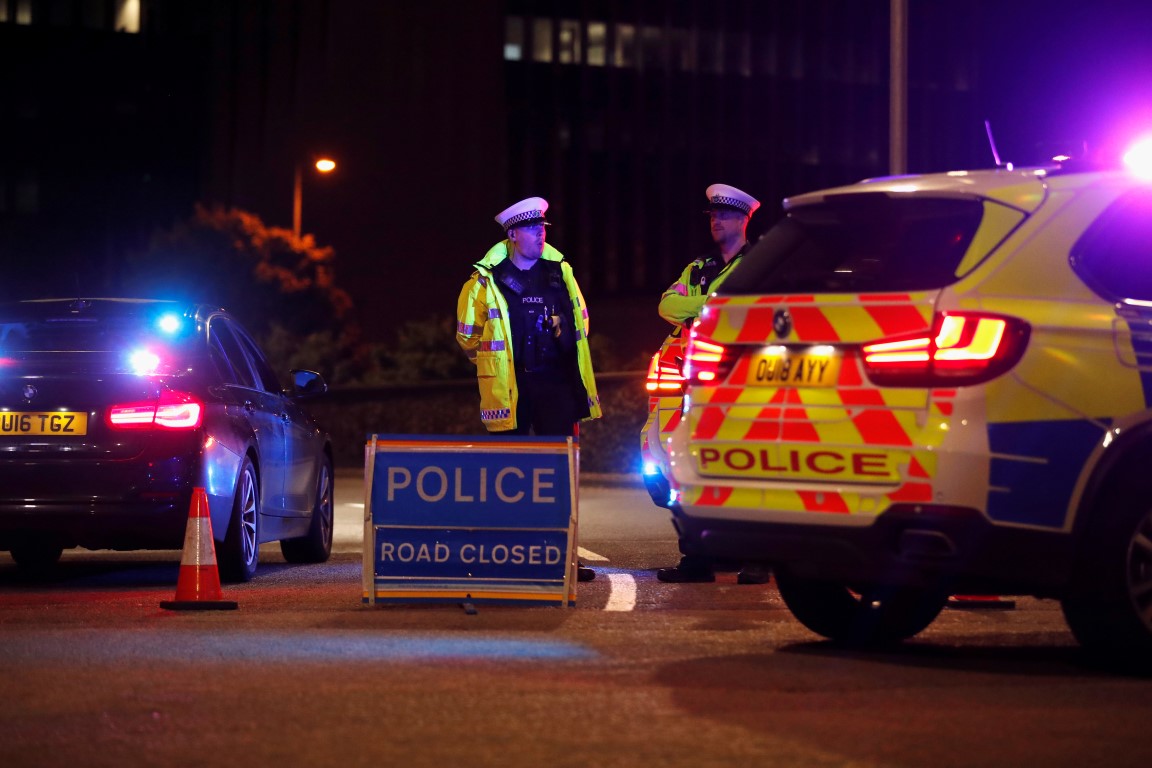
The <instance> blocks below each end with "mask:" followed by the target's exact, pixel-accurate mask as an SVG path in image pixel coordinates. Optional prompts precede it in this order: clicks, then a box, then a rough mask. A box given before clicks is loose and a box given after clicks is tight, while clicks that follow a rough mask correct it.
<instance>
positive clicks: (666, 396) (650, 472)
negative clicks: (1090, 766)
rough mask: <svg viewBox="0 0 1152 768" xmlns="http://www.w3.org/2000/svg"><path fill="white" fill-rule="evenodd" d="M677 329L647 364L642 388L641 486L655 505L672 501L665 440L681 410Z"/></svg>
mask: <svg viewBox="0 0 1152 768" xmlns="http://www.w3.org/2000/svg"><path fill="white" fill-rule="evenodd" d="M681 331H682V329H680V328H677V329H676V330H675V331H673V332H672V333H671V334H669V335H668V338H666V339H665V340H664V343H663V344H662V345H661V346H660V349H659V350H657V351H656V352H655V354H653V355H652V358H651V360H650V361H649V363H648V375H647V376H646V377H645V379H644V389H645V390H646V391H647V393H648V418H647V420H646V421H645V422H644V428H643V429H642V430H641V431H640V466H641V477H642V478H643V479H644V487H645V488H646V489H647V490H648V495H649V496H650V497H651V498H652V503H653V504H655V505H656V506H658V507H665V508H667V507H669V506H670V505H671V504H672V495H671V487H670V484H669V482H668V455H667V452H666V450H665V443H666V442H667V440H668V437H669V436H670V435H671V434H672V430H674V429H675V428H676V425H677V424H679V423H680V414H681V413H682V411H683V397H684V376H683V374H682V373H681V369H682V367H683V365H684V338H683V334H682V332H681Z"/></svg>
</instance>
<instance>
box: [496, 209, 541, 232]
mask: <svg viewBox="0 0 1152 768" xmlns="http://www.w3.org/2000/svg"><path fill="white" fill-rule="evenodd" d="M543 220H544V213H543V212H542V211H540V210H539V209H537V210H534V211H524V212H523V213H518V214H516V215H515V216H509V217H508V220H507V221H506V222H504V229H512V227H514V226H516V225H517V224H523V223H524V222H526V221H543Z"/></svg>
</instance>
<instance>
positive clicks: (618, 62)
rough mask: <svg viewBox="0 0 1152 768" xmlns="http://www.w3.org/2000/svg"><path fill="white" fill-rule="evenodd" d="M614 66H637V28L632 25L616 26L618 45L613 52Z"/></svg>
mask: <svg viewBox="0 0 1152 768" xmlns="http://www.w3.org/2000/svg"><path fill="white" fill-rule="evenodd" d="M612 66H614V67H634V66H636V27H635V26H633V25H632V24H617V25H616V44H615V45H614V46H613V50H612Z"/></svg>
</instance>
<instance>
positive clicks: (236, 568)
mask: <svg viewBox="0 0 1152 768" xmlns="http://www.w3.org/2000/svg"><path fill="white" fill-rule="evenodd" d="M259 534H260V479H259V478H258V477H257V475H256V467H254V466H253V465H252V461H251V459H249V458H248V457H244V462H243V463H242V464H241V465H240V474H239V475H238V476H237V478H236V495H235V497H234V498H233V500H232V516H231V517H230V518H229V521H228V532H227V534H226V535H225V536H224V542H223V543H222V544H221V545H220V552H219V556H218V557H217V562H218V564H219V568H220V579H221V581H226V582H233V583H237V582H244V581H249V580H251V578H252V577H253V576H255V575H256V562H257V560H258V558H259V554H260V535H259Z"/></svg>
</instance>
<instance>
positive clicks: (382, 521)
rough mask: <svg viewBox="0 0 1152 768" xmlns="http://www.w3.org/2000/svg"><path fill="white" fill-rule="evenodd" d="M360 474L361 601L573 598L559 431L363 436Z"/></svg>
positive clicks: (568, 448)
mask: <svg viewBox="0 0 1152 768" xmlns="http://www.w3.org/2000/svg"><path fill="white" fill-rule="evenodd" d="M364 477H365V486H366V488H365V504H364V507H365V511H364V601H365V602H367V603H377V602H461V601H467V602H522V601H523V602H530V603H532V604H536V605H539V604H555V605H569V604H572V603H574V602H575V599H576V594H575V589H574V586H575V583H576V579H575V576H576V556H575V554H576V553H575V546H576V545H575V533H576V508H577V502H576V496H577V490H578V489H577V485H578V484H577V482H576V447H575V445H574V443H573V442H572V440H571V439H567V438H565V439H561V438H554V439H543V438H529V437H477V438H467V439H466V438H449V437H423V436H410V435H404V436H399V435H372V436H370V437H369V439H368V444H367V446H366V449H365V473H364Z"/></svg>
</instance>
